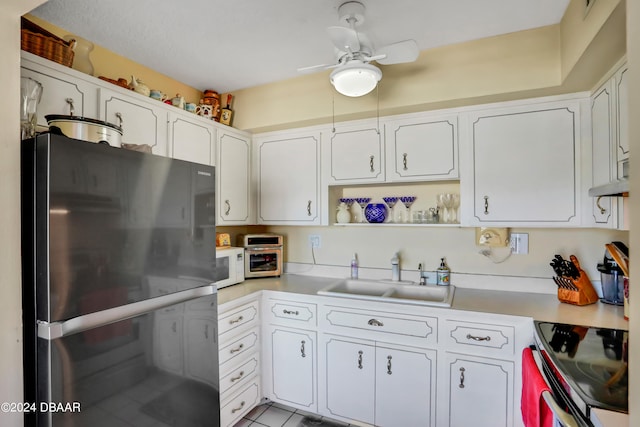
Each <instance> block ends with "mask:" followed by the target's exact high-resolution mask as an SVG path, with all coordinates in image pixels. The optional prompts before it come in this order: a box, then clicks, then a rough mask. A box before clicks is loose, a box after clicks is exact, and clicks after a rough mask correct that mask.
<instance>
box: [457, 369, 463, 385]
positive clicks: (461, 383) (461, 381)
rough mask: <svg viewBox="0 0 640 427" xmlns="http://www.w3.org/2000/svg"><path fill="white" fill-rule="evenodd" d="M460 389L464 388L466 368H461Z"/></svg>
mask: <svg viewBox="0 0 640 427" xmlns="http://www.w3.org/2000/svg"><path fill="white" fill-rule="evenodd" d="M458 387H460V388H464V368H460V384H459V385H458Z"/></svg>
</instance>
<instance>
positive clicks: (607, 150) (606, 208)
mask: <svg viewBox="0 0 640 427" xmlns="http://www.w3.org/2000/svg"><path fill="white" fill-rule="evenodd" d="M614 120H615V115H614V95H613V82H612V81H611V80H609V81H607V82H606V83H605V84H604V85H602V86H601V87H600V88H599V89H598V90H596V91H595V93H594V94H593V95H592V96H591V186H592V187H595V186H598V185H603V184H606V183H608V182H610V181H611V180H612V178H613V177H614V176H615V173H614V170H615V169H614V167H615V163H616V162H615V151H614V150H615V123H614ZM585 167H586V166H585ZM613 201H614V199H613V198H611V197H591V198H589V202H590V203H589V206H588V208H587V217H586V218H585V220H586V221H588V223H590V224H591V225H593V226H596V227H604V228H609V227H612V226H613V225H614V220H615V218H616V216H615V215H614V213H613V212H612V209H613V208H614V203H613Z"/></svg>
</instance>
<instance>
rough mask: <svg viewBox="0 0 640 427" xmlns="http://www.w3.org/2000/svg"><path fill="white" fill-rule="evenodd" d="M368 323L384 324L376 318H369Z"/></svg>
mask: <svg viewBox="0 0 640 427" xmlns="http://www.w3.org/2000/svg"><path fill="white" fill-rule="evenodd" d="M368 323H369V325H371V326H384V323H382V322H381V321H379V320H377V319H369V322H368Z"/></svg>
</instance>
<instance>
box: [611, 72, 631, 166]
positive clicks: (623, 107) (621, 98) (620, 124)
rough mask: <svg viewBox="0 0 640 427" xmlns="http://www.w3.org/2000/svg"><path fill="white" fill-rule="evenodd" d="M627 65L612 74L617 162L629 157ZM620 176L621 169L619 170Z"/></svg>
mask: <svg viewBox="0 0 640 427" xmlns="http://www.w3.org/2000/svg"><path fill="white" fill-rule="evenodd" d="M627 71H628V67H627V65H626V64H625V65H624V66H623V67H621V68H620V69H619V70H618V71H617V72H616V74H615V76H614V81H615V91H616V117H617V131H618V132H617V134H618V135H617V136H618V138H617V139H618V141H617V142H618V148H617V150H616V152H617V156H618V162H620V161H622V160H624V159H628V158H629V90H628V80H629V79H628V72H627ZM620 177H622V175H621V171H620Z"/></svg>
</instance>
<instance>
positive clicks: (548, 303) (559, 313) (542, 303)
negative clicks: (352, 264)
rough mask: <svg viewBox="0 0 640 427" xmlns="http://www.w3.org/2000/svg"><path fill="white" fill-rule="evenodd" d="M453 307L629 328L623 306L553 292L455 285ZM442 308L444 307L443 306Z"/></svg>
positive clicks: (291, 284) (245, 285)
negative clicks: (576, 301) (581, 301)
mask: <svg viewBox="0 0 640 427" xmlns="http://www.w3.org/2000/svg"><path fill="white" fill-rule="evenodd" d="M338 280H341V279H336V278H327V277H318V276H307V275H297V274H284V275H282V276H281V277H274V278H265V279H248V280H245V281H244V282H242V283H240V284H237V285H233V286H229V287H226V288H223V289H220V290H219V291H218V303H219V304H224V303H225V302H229V301H232V300H234V299H237V298H240V297H243V296H245V295H249V294H251V293H253V292H258V291H261V290H272V291H280V292H292V293H297V294H307V295H315V294H316V292H318V291H319V290H321V289H323V288H325V287H327V286H329V285H331V284H332V283H335V282H336V281H338ZM451 308H452V309H454V310H465V311H475V312H483V313H495V314H506V315H513V316H524V317H531V318H532V319H534V320H542V321H548V322H559V323H569V324H574V325H584V326H596V327H601V328H611V329H623V330H628V329H629V322H628V321H626V320H625V319H624V316H623V308H622V307H620V306H613V305H609V304H604V303H601V302H597V303H595V304H590V305H585V306H575V305H571V304H566V303H562V302H560V301H558V299H557V297H556V296H555V295H551V294H539V293H528V292H508V291H492V290H484V289H472V288H464V287H456V290H455V294H454V298H453V304H452V305H451ZM445 310H446V308H445Z"/></svg>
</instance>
